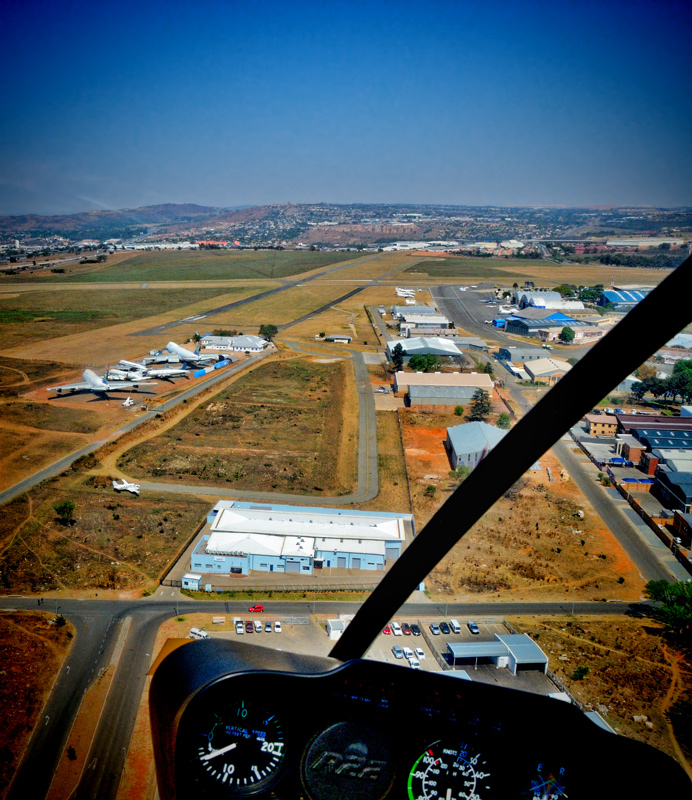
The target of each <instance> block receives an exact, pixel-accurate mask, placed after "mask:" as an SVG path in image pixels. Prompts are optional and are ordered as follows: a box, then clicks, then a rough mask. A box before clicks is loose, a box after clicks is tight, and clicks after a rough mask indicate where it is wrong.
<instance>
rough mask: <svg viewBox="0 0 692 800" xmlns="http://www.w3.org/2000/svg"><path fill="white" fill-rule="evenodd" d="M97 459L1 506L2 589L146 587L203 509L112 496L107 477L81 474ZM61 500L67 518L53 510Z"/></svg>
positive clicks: (182, 499)
mask: <svg viewBox="0 0 692 800" xmlns="http://www.w3.org/2000/svg"><path fill="white" fill-rule="evenodd" d="M95 463H96V461H95V459H94V458H93V457H89V458H87V459H85V460H83V461H82V463H81V464H80V463H79V462H78V463H77V464H76V465H75V466H74V467H73V469H71V470H68V472H66V473H63V474H62V475H60V476H58V477H57V478H53V479H51V480H48V481H44V482H43V483H42V484H39V485H38V486H37V487H35V488H34V489H32V490H30V491H29V492H28V493H27V495H26V496H25V497H20V498H17V500H14V501H12V502H11V503H8V504H7V505H5V506H4V507H3V512H4V513H3V516H4V519H3V524H2V525H1V526H0V535H1V536H2V539H1V540H0V591H2V592H3V593H7V594H21V593H32V594H43V593H46V592H51V591H60V590H65V591H68V592H69V593H70V595H72V596H75V594H76V596H91V597H93V596H94V591H97V592H98V590H113V591H115V592H116V593H118V592H132V591H138V592H139V591H141V590H142V589H145V588H148V587H152V586H153V585H154V583H155V581H156V580H157V578H158V576H159V574H160V573H161V572H162V570H163V569H164V568H165V567H166V565H167V564H168V563H169V562H170V560H171V559H172V558H173V556H174V555H175V554H176V553H177V552H178V550H179V549H180V548H181V547H182V546H183V545H184V544H185V543H186V542H187V540H188V538H189V537H190V536H191V535H192V533H193V532H194V531H195V529H196V528H197V526H198V524H199V523H200V522H201V521H202V519H203V518H204V515H205V513H206V511H207V510H208V509H209V500H208V499H206V500H200V499H198V498H195V497H191V496H186V495H174V496H170V497H169V496H166V495H160V494H156V493H147V496H146V497H135V496H132V495H128V496H124V495H118V494H116V493H115V492H114V491H113V489H112V486H111V482H110V480H109V479H108V478H106V477H105V476H87V475H86V474H85V472H84V469H85V468H87V467H89V466H92V465H94V464H95ZM65 499H69V500H72V502H73V503H74V504H75V510H74V512H73V515H72V517H73V519H72V522H71V523H70V524H63V523H62V522H61V521H60V520H59V519H58V518H57V515H56V513H55V511H54V509H53V505H54V503H56V502H60V501H62V500H65ZM126 596H127V595H126Z"/></svg>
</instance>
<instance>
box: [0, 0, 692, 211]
mask: <svg viewBox="0 0 692 800" xmlns="http://www.w3.org/2000/svg"><path fill="white" fill-rule="evenodd" d="M0 24H1V25H2V29H3V31H4V32H5V37H4V46H3V49H2V52H1V53H0V58H1V59H2V61H3V62H4V63H2V74H4V75H5V76H6V81H5V87H4V92H3V101H4V109H3V111H4V113H3V115H2V122H1V123H0V125H1V127H0V213H2V214H17V213H28V212H35V213H42V214H50V213H68V212H73V211H82V210H88V209H95V208H124V207H129V208H132V207H136V206H140V205H149V204H153V203H164V202H194V203H200V204H205V205H217V206H236V205H247V204H263V203H280V202H296V203H300V202H319V201H323V202H337V203H354V202H401V203H450V204H467V205H488V204H497V205H568V206H577V205H629V204H632V205H658V206H679V205H692V158H691V153H692V112H691V111H690V109H691V107H692V104H691V103H690V100H691V99H692V98H691V91H690V75H692V55H691V48H690V47H689V42H690V40H692V6H690V4H689V3H683V2H661V0H658V2H648V0H647V2H628V3H624V2H608V1H607V0H604V1H603V2H600V3H596V2H591V0H582V1H581V2H571V1H569V0H567V1H566V2H559V1H558V0H555V2H533V0H521V2H514V1H513V0H497V2H493V1H492V0H486V2H476V1H475V0H469V1H468V2H465V1H464V0H460V1H459V2H435V0H427V2H418V0H416V1H415V2H406V1H405V0H399V1H398V2H387V1H386V0H385V1H384V2H376V1H375V0H373V1H372V2H340V1H339V0H332V1H331V2H316V1H315V2H293V3H286V2H269V1H267V2H264V1H263V0H254V2H253V0H244V1H243V2H233V1H232V0H226V2H221V1H220V0H219V1H217V0H199V2H196V3H193V2H186V1H184V0H168V2H165V3H163V2H159V1H158V0H151V2H147V0H143V1H140V2H133V1H132V0H102V2H101V3H96V2H90V3H86V2H83V1H82V0H73V1H72V2H71V1H70V0H60V2H58V3H56V2H55V0H52V1H51V2H42V1H39V0H4V2H3V3H2V5H1V6H0Z"/></svg>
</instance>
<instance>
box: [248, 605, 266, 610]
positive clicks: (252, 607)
mask: <svg viewBox="0 0 692 800" xmlns="http://www.w3.org/2000/svg"><path fill="white" fill-rule="evenodd" d="M248 611H264V606H263V605H262V604H261V603H255V605H254V606H250V608H248Z"/></svg>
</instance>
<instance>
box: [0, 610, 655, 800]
mask: <svg viewBox="0 0 692 800" xmlns="http://www.w3.org/2000/svg"><path fill="white" fill-rule="evenodd" d="M49 602H50V601H49ZM59 604H60V612H61V613H62V614H64V615H65V616H66V617H67V618H68V619H70V620H71V621H72V622H73V623H74V624H75V627H76V629H77V635H76V637H75V642H74V645H73V648H72V651H71V653H70V655H69V657H68V659H67V660H66V663H65V668H64V669H63V670H62V672H61V673H60V676H59V678H58V681H57V683H56V686H55V688H54V690H53V692H52V694H51V697H50V699H49V701H48V704H47V706H46V709H45V713H44V716H43V717H42V719H41V721H40V723H39V725H38V726H37V727H36V729H35V731H34V735H33V737H32V739H31V742H30V744H29V748H28V749H27V753H26V757H25V759H24V761H23V762H22V764H21V765H20V768H19V770H18V772H17V775H16V777H15V780H14V782H13V784H12V786H11V789H10V792H9V794H8V799H9V800H26V798H32V800H40V798H43V797H45V795H46V792H47V791H48V787H49V785H50V781H51V779H52V775H53V774H54V772H55V769H56V768H57V765H58V763H59V761H60V759H61V757H62V754H63V751H64V747H65V744H66V741H67V737H68V735H69V731H70V729H71V726H72V724H73V721H74V718H75V716H76V713H77V710H78V707H79V703H80V701H81V698H82V695H83V693H84V690H85V688H86V687H88V686H89V685H90V683H91V682H93V680H94V678H95V677H96V676H97V675H98V674H99V672H100V671H101V670H102V669H104V668H105V667H106V666H107V665H108V663H109V661H110V658H111V653H112V649H113V646H114V644H115V640H116V639H117V635H116V634H117V633H118V632H119V630H120V625H121V624H122V622H123V620H126V619H127V618H130V620H131V625H130V628H129V632H128V634H127V639H126V640H125V644H124V647H123V649H122V655H121V658H120V660H119V663H118V666H117V669H116V673H115V677H114V680H113V684H112V687H111V691H110V693H109V695H108V699H107V701H106V705H105V708H104V710H103V714H102V717H101V721H100V724H99V726H98V729H97V732H96V736H95V738H94V741H93V745H92V748H91V750H90V752H89V755H88V757H87V762H86V769H85V771H84V774H83V777H82V780H81V782H80V785H79V788H78V791H77V793H76V795H75V797H76V798H82V799H83V800H93V798H99V800H112V799H113V798H114V797H115V794H116V792H117V788H118V784H119V781H120V779H121V775H122V770H123V767H124V759H125V754H126V751H127V747H128V745H129V741H130V737H131V734H132V730H133V726H134V722H135V717H136V714H137V709H138V707H139V703H140V700H141V694H142V689H143V687H144V684H145V679H146V672H147V670H148V669H149V665H150V661H151V655H152V647H153V644H154V640H155V637H156V631H157V629H158V627H159V625H160V624H161V622H163V621H164V620H165V619H168V618H170V617H173V616H175V615H176V614H177V613H180V614H192V613H196V612H208V613H222V614H237V615H239V616H245V615H246V614H247V603H240V602H195V601H187V600H182V601H180V602H179V605H178V607H176V604H175V602H173V601H169V602H165V601H164V602H161V601H159V600H144V601H140V602H133V601H113V600H91V601H79V600H69V599H67V600H60V601H59ZM318 605H319V610H320V612H322V613H329V614H333V615H337V614H353V613H356V611H357V610H358V609H359V607H360V604H358V603H320V604H318ZM35 607H36V600H35V599H34V598H2V599H0V608H2V609H8V608H12V609H20V608H26V609H34V608H35ZM265 607H266V608H267V609H268V611H269V612H270V613H271V614H272V615H273V616H279V617H280V616H299V615H305V614H306V613H310V612H311V611H313V610H314V608H315V605H314V603H310V602H304V603H287V602H276V603H274V602H265ZM49 608H50V606H49ZM642 609H644V610H646V607H645V606H642V605H639V604H628V603H575V604H574V605H572V604H571V603H570V602H569V601H566V602H562V603H458V604H446V605H445V604H432V603H411V604H406V605H405V606H404V607H402V609H401V612H400V613H399V614H398V616H400V617H410V618H420V617H423V618H430V617H432V618H435V617H438V616H451V615H454V616H459V617H467V616H472V617H475V618H479V619H483V618H487V617H502V616H515V615H524V614H529V615H537V614H571V613H575V614H598V615H612V614H624V613H631V612H634V613H640V612H641V610H642Z"/></svg>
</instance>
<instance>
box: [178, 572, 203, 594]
mask: <svg viewBox="0 0 692 800" xmlns="http://www.w3.org/2000/svg"><path fill="white" fill-rule="evenodd" d="M201 583H202V576H201V575H198V574H197V573H196V572H186V573H185V574H184V575H183V586H182V588H183V589H191V590H192V591H193V592H198V591H199V587H200V584H201Z"/></svg>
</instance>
